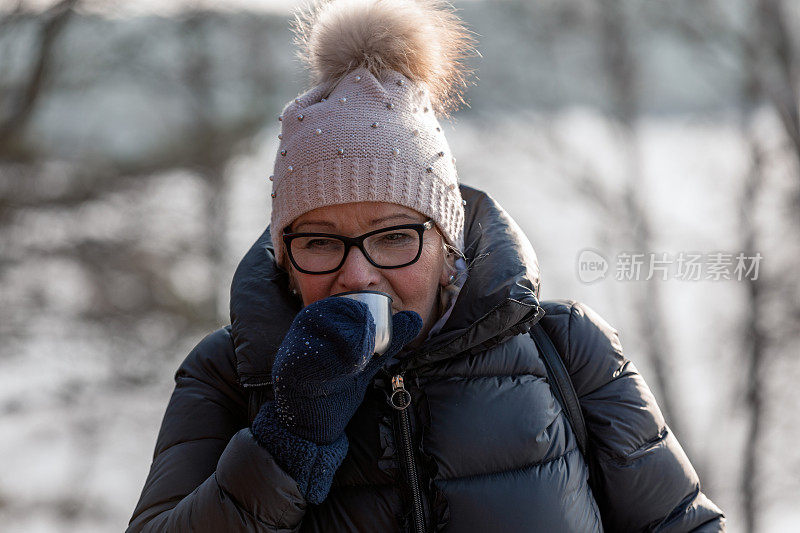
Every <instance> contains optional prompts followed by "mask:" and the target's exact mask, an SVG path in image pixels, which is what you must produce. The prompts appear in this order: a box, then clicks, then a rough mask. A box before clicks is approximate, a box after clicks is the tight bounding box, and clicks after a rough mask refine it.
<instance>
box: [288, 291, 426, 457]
mask: <svg viewBox="0 0 800 533" xmlns="http://www.w3.org/2000/svg"><path fill="white" fill-rule="evenodd" d="M421 328H422V319H421V318H420V316H419V315H418V314H417V313H414V312H412V311H401V312H399V313H397V314H395V315H394V316H393V317H392V329H393V337H392V344H391V346H390V347H389V349H388V350H387V351H386V353H385V354H384V355H382V356H377V355H374V351H375V322H374V321H373V319H372V315H371V314H370V312H369V309H368V308H367V306H366V305H364V304H363V303H361V302H357V301H355V300H351V299H349V298H338V297H330V298H325V299H323V300H319V301H317V302H314V303H313V304H311V305H309V306H307V307H305V308H303V310H302V311H300V313H298V315H297V317H295V319H294V322H293V323H292V326H291V328H289V332H288V333H287V334H286V337H285V338H284V340H283V343H282V344H281V347H280V348H279V349H278V353H277V355H276V356H275V362H274V364H273V367H272V380H273V389H274V392H275V414H276V418H277V421H278V422H279V423H280V424H281V425H282V426H283V427H284V428H286V429H287V430H288V431H290V432H292V433H293V434H295V435H297V436H298V437H301V438H304V439H306V440H309V441H311V442H314V443H316V444H328V443H331V442H333V441H335V440H336V439H337V438H338V437H339V436H340V435H341V434H342V433H343V432H344V428H345V426H346V425H347V423H348V422H349V421H350V418H352V416H353V414H354V413H355V411H356V409H357V408H358V406H359V405H360V404H361V401H362V400H363V399H364V394H365V392H366V389H367V386H368V385H369V383H370V381H372V378H373V376H375V373H376V372H377V371H378V369H379V368H380V367H381V366H382V365H383V362H384V361H385V360H386V359H387V358H388V357H390V356H392V355H394V354H396V353H397V352H399V351H400V350H401V349H402V347H403V346H405V345H406V344H407V343H408V342H409V341H411V340H412V339H413V338H414V337H416V336H417V334H419V331H420V329H421Z"/></svg>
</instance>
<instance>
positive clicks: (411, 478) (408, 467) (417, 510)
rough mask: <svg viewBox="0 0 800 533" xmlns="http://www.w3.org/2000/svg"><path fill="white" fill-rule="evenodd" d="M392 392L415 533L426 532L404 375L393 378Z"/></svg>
mask: <svg viewBox="0 0 800 533" xmlns="http://www.w3.org/2000/svg"><path fill="white" fill-rule="evenodd" d="M391 386H392V392H391V396H390V397H389V405H391V406H392V407H393V408H394V409H395V410H396V411H397V414H398V416H399V418H400V445H401V448H402V450H403V458H404V461H403V463H404V466H405V474H406V478H407V479H408V484H409V485H410V486H411V499H412V502H413V509H412V511H413V518H414V531H416V532H418V533H424V532H425V514H424V512H423V510H422V492H421V490H420V488H419V476H418V475H417V465H416V463H415V462H414V448H413V446H412V444H411V418H410V416H409V414H408V408H409V407H410V406H411V393H409V392H408V391H407V390H406V388H405V387H404V386H403V375H402V374H395V375H394V376H392V382H391Z"/></svg>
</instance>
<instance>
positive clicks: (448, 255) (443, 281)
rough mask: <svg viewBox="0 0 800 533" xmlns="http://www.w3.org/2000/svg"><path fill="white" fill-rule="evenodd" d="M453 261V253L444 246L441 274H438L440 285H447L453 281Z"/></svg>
mask: <svg viewBox="0 0 800 533" xmlns="http://www.w3.org/2000/svg"><path fill="white" fill-rule="evenodd" d="M453 263H454V255H453V253H452V252H451V251H450V250H448V249H447V247H446V246H445V248H444V261H443V263H442V274H441V276H439V285H441V286H442V287H447V286H448V285H451V284H452V283H453V280H454V279H455V273H456V269H455V265H454V264H453Z"/></svg>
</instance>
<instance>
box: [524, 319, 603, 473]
mask: <svg viewBox="0 0 800 533" xmlns="http://www.w3.org/2000/svg"><path fill="white" fill-rule="evenodd" d="M530 334H531V337H533V341H534V342H535V343H536V346H537V347H538V348H539V353H540V354H541V355H542V359H543V360H544V366H545V367H546V369H547V377H548V380H549V382H550V387H551V388H552V390H553V394H554V395H555V397H556V400H558V403H559V404H561V408H562V409H563V410H564V413H566V415H567V419H568V420H569V425H570V426H572V432H573V433H574V434H575V438H576V439H577V441H578V449H579V450H580V452H581V455H583V457H584V459H585V460H586V462H587V464H589V465H590V468H591V463H592V462H591V461H590V459H591V458H590V457H589V456H588V455H587V451H588V441H589V436H588V434H587V433H586V423H585V422H584V420H583V413H582V412H581V404H580V402H579V401H578V395H577V394H576V392H575V388H574V387H573V386H572V380H571V379H570V377H569V372H567V368H566V367H565V366H564V361H563V360H562V359H561V355H559V353H558V350H556V347H555V346H553V341H551V340H550V337H549V336H548V335H547V332H546V331H545V330H544V328H543V327H542V325H541V324H540V323H538V322H537V323H536V324H534V325H533V327H532V328H531V331H530Z"/></svg>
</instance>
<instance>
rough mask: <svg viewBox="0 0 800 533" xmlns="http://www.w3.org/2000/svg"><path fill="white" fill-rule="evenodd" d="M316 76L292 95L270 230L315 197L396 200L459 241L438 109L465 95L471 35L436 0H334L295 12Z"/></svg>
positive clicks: (278, 249) (277, 244)
mask: <svg viewBox="0 0 800 533" xmlns="http://www.w3.org/2000/svg"><path fill="white" fill-rule="evenodd" d="M294 30H295V33H296V35H297V42H298V43H299V44H300V46H301V51H300V56H301V58H302V59H303V60H304V61H306V63H307V65H308V66H309V67H310V71H311V73H312V81H313V83H314V86H313V87H312V88H311V89H309V90H308V91H306V92H305V93H303V94H301V95H300V96H298V97H297V98H296V99H294V100H293V101H291V102H289V103H288V104H287V105H286V106H285V108H284V109H283V112H282V114H281V115H280V117H279V118H278V120H279V121H281V133H280V135H279V136H278V138H279V139H280V140H281V142H280V147H279V149H278V150H279V152H278V153H279V155H278V156H276V160H275V168H274V172H273V175H272V176H270V180H271V181H272V182H273V188H272V220H271V226H270V231H271V236H272V244H273V246H274V248H275V257H276V260H277V261H278V263H279V264H285V262H284V246H283V239H282V237H281V236H282V234H283V231H284V229H285V228H286V227H287V226H289V225H290V224H291V223H292V222H293V221H294V220H295V219H296V218H297V217H299V216H300V215H302V214H304V213H307V212H308V211H311V210H313V209H317V208H319V207H324V206H329V205H337V204H346V203H351V202H389V203H394V204H399V205H403V206H406V207H409V208H411V209H414V210H416V211H418V212H420V213H422V214H423V215H426V216H428V217H430V218H431V219H432V220H433V221H434V222H435V223H436V225H437V227H438V228H439V230H440V231H441V233H442V235H443V236H444V238H445V240H446V241H447V243H448V244H450V245H451V246H454V247H455V248H456V249H458V250H461V249H462V248H463V229H464V207H463V204H462V199H461V194H460V192H459V189H458V177H457V174H456V168H455V158H454V157H453V155H452V153H451V151H450V147H449V146H448V144H447V140H446V139H445V136H444V133H443V132H442V128H441V125H440V124H439V121H438V119H437V117H436V114H437V113H439V114H440V115H447V113H448V112H449V111H450V110H451V109H454V108H455V107H457V104H458V103H463V99H462V93H463V90H464V88H465V87H466V79H467V76H468V74H469V71H468V70H467V69H466V68H465V67H464V65H463V63H462V61H463V59H465V58H466V57H468V56H469V55H470V54H471V51H472V48H471V46H472V44H473V42H474V40H473V39H472V37H471V36H470V33H469V31H468V30H466V29H465V28H464V26H463V24H462V22H461V20H460V19H459V18H458V17H457V16H456V15H455V14H454V12H453V9H452V8H451V7H450V6H449V5H448V4H446V3H444V2H441V1H439V0H416V1H414V0H333V1H327V2H321V3H318V4H317V5H315V6H313V7H312V8H311V10H310V11H307V12H300V13H298V15H297V17H296V19H295V27H294Z"/></svg>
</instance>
